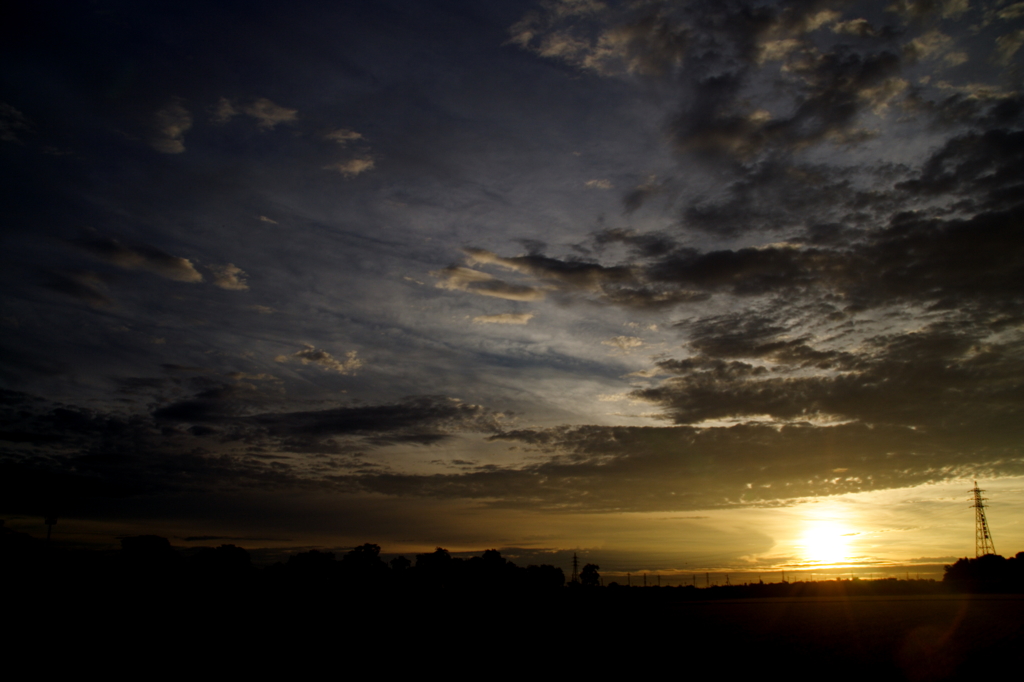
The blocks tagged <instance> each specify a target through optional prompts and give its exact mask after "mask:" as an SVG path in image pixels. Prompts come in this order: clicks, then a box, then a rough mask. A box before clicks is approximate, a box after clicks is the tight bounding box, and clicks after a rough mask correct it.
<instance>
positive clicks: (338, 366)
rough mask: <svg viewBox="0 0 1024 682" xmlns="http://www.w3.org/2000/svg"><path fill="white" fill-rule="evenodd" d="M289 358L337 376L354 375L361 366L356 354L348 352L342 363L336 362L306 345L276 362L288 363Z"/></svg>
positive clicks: (322, 351)
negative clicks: (335, 373) (336, 373)
mask: <svg viewBox="0 0 1024 682" xmlns="http://www.w3.org/2000/svg"><path fill="white" fill-rule="evenodd" d="M291 358H295V359H297V360H299V361H300V362H301V363H302V364H304V365H309V364H313V365H320V366H321V367H323V368H324V369H329V370H332V371H334V372H338V373H339V374H346V375H348V374H354V373H355V371H356V370H357V369H359V368H360V367H362V366H363V364H364V363H363V361H362V360H360V359H359V358H358V357H357V352H356V351H354V350H350V351H348V352H347V353H345V359H344V360H342V361H339V360H336V359H335V358H334V357H333V356H332V355H331V354H330V353H328V352H327V351H325V350H320V349H318V348H314V347H313V346H310V345H308V344H307V345H306V348H305V350H300V351H298V352H296V353H292V354H291V355H279V356H277V358H275V359H276V360H277V362H288V360H290V359H291Z"/></svg>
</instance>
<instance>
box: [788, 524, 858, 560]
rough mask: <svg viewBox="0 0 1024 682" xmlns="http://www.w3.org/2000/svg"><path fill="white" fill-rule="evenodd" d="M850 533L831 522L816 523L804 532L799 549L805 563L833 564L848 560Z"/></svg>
mask: <svg viewBox="0 0 1024 682" xmlns="http://www.w3.org/2000/svg"><path fill="white" fill-rule="evenodd" d="M850 535H851V534H850V532H849V531H848V530H847V529H846V528H843V527H842V526H840V525H839V524H836V523H833V522H831V521H818V522H815V523H814V524H812V525H811V526H809V527H808V528H807V530H806V531H804V534H803V537H802V538H801V544H800V548H801V550H802V553H803V555H804V558H805V559H806V560H807V561H811V562H814V563H818V564H834V563H839V562H842V561H845V560H846V559H848V558H849V553H850V548H849V544H850V543H849V538H850Z"/></svg>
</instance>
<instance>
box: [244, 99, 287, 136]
mask: <svg viewBox="0 0 1024 682" xmlns="http://www.w3.org/2000/svg"><path fill="white" fill-rule="evenodd" d="M242 112H243V113H245V114H247V115H249V116H251V117H252V118H254V119H256V125H257V126H259V127H260V128H263V129H264V130H272V129H273V128H275V127H276V126H278V125H280V124H282V123H291V122H293V121H295V120H298V118H299V112H298V111H297V110H296V109H288V108H286V107H282V106H280V105H278V104H274V103H273V102H271V101H270V100H269V99H267V98H265V97H261V98H259V99H257V100H254V101H253V102H252V103H250V104H247V105H245V106H244V107H242Z"/></svg>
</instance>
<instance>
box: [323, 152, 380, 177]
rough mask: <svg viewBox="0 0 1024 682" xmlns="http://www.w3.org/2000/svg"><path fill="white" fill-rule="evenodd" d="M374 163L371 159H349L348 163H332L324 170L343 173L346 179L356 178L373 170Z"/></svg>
mask: <svg viewBox="0 0 1024 682" xmlns="http://www.w3.org/2000/svg"><path fill="white" fill-rule="evenodd" d="M373 168H374V161H373V159H371V158H370V157H362V158H356V159H349V160H347V161H340V162H338V163H332V164H330V165H327V166H324V170H333V171H337V172H339V173H341V174H342V175H344V176H345V177H346V178H352V177H355V176H357V175H359V174H361V173H365V172H366V171H369V170H373Z"/></svg>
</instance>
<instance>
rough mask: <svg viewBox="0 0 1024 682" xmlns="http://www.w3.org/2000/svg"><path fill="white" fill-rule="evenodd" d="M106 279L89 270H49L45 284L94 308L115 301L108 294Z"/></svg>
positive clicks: (102, 306) (52, 289)
mask: <svg viewBox="0 0 1024 682" xmlns="http://www.w3.org/2000/svg"><path fill="white" fill-rule="evenodd" d="M106 284H107V283H106V280H105V279H104V278H103V277H102V276H100V275H99V274H97V273H95V272H90V271H88V270H70V271H67V272H49V273H47V275H46V281H45V283H44V284H43V286H45V287H46V288H47V289H50V290H51V291H56V292H58V293H61V294H65V295H67V296H71V297H72V298H77V299H78V300H80V301H82V302H84V303H88V304H89V305H91V306H93V307H94V308H105V307H107V306H110V305H111V304H112V303H113V301H111V300H110V298H109V297H108V296H107V295H106V293H105V292H106V289H107V286H106Z"/></svg>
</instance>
